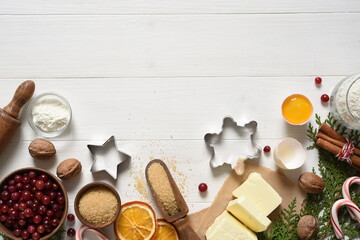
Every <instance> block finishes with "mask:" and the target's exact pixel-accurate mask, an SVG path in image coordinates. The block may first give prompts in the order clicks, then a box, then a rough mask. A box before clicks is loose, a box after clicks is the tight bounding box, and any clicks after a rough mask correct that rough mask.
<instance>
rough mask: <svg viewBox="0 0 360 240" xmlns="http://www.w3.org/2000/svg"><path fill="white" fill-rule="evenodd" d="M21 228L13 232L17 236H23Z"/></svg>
mask: <svg viewBox="0 0 360 240" xmlns="http://www.w3.org/2000/svg"><path fill="white" fill-rule="evenodd" d="M21 232H22V231H21V229H20V228H16V229H15V230H14V231H13V233H14V235H15V237H20V236H21Z"/></svg>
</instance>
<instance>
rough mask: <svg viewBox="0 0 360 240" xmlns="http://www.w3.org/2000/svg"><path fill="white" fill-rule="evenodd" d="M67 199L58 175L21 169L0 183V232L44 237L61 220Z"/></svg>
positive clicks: (15, 235)
mask: <svg viewBox="0 0 360 240" xmlns="http://www.w3.org/2000/svg"><path fill="white" fill-rule="evenodd" d="M68 204H69V200H68V197H67V194H66V191H65V188H64V186H63V185H62V184H61V182H60V181H59V179H58V178H56V177H55V176H54V175H53V174H51V173H50V172H48V171H45V170H43V169H39V168H22V169H18V170H16V171H14V172H12V173H10V174H9V175H7V176H6V177H5V178H4V179H3V180H2V181H1V182H0V231H2V232H3V233H4V234H5V235H6V236H8V237H9V238H11V239H16V240H19V239H34V240H37V239H48V238H50V237H51V236H52V235H54V234H55V233H56V232H57V231H58V230H59V228H60V227H61V225H62V224H63V222H64V221H65V218H66V215H67V211H68Z"/></svg>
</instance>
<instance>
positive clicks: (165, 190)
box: [148, 163, 180, 215]
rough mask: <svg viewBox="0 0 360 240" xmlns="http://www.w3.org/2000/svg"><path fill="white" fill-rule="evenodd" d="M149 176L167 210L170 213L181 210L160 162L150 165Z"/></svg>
mask: <svg viewBox="0 0 360 240" xmlns="http://www.w3.org/2000/svg"><path fill="white" fill-rule="evenodd" d="M148 178H149V181H150V183H151V185H152V188H153V189H154V191H155V193H156V195H157V197H158V198H159V200H160V202H161V203H162V205H163V206H164V208H165V211H166V212H167V213H168V214H169V215H174V214H176V213H178V212H180V208H179V205H178V204H177V201H176V198H175V195H174V192H173V190H172V188H171V184H170V181H169V179H168V176H167V174H166V172H165V169H164V167H163V166H162V165H161V164H160V163H153V164H151V165H150V166H149V168H148Z"/></svg>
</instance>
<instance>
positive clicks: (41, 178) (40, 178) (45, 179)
mask: <svg viewBox="0 0 360 240" xmlns="http://www.w3.org/2000/svg"><path fill="white" fill-rule="evenodd" d="M48 179H49V177H48V176H47V175H45V174H41V175H40V176H39V180H42V181H44V182H46V181H47V180H48Z"/></svg>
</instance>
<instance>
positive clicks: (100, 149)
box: [87, 136, 131, 180]
mask: <svg viewBox="0 0 360 240" xmlns="http://www.w3.org/2000/svg"><path fill="white" fill-rule="evenodd" d="M87 147H88V148H89V150H90V152H91V155H92V158H93V161H94V162H93V164H92V166H91V169H90V172H92V173H95V172H100V171H105V172H107V173H108V174H109V175H110V176H111V177H112V178H113V179H114V180H116V179H117V176H118V165H119V164H121V163H123V162H125V161H126V160H130V159H131V156H130V155H128V154H126V153H124V152H122V151H120V150H119V149H118V148H117V145H116V141H115V137H114V136H111V137H110V138H109V139H108V140H107V141H106V142H105V143H104V144H102V145H90V144H89V145H87ZM110 151H112V152H110ZM106 154H111V155H112V156H111V157H108V158H106V159H105V157H103V158H99V156H100V155H106ZM117 154H119V156H116V155H117ZM97 156H98V157H97ZM100 160H102V161H100ZM104 160H105V161H104ZM114 165H116V166H114Z"/></svg>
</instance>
